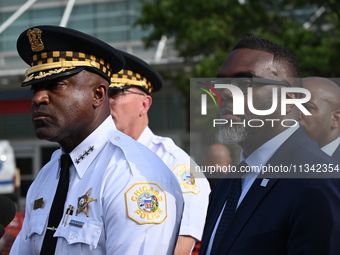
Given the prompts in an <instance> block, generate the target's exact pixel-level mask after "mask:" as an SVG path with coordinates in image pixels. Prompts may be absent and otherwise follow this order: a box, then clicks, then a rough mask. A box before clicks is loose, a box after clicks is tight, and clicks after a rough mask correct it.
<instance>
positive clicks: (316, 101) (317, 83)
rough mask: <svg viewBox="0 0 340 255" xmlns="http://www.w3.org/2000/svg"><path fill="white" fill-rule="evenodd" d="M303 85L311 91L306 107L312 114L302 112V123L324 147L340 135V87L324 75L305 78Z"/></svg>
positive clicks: (311, 135) (309, 134)
mask: <svg viewBox="0 0 340 255" xmlns="http://www.w3.org/2000/svg"><path fill="white" fill-rule="evenodd" d="M303 87H304V88H306V89H308V90H309V91H310V92H311V100H310V101H309V102H307V103H306V104H305V107H306V108H307V109H308V110H309V112H310V113H311V114H312V115H309V116H307V115H303V114H302V115H301V119H300V123H301V124H302V125H303V126H304V127H305V129H306V131H307V133H308V136H309V137H310V138H311V139H312V140H315V141H317V142H318V143H319V146H320V147H323V146H325V145H327V144H328V143H330V142H332V141H333V140H334V139H336V138H337V137H339V135H340V100H339V99H340V87H339V86H338V85H337V84H336V83H335V82H333V81H332V80H330V79H327V78H323V77H307V78H304V79H303Z"/></svg>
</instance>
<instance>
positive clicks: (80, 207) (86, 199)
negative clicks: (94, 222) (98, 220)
mask: <svg viewBox="0 0 340 255" xmlns="http://www.w3.org/2000/svg"><path fill="white" fill-rule="evenodd" d="M91 190H92V188H90V189H89V190H88V191H87V192H86V193H85V195H82V196H81V197H79V198H78V204H77V211H76V216H78V214H79V213H80V212H84V213H85V214H86V216H87V217H89V213H88V206H89V203H91V202H92V201H96V200H97V198H91V197H90V192H91Z"/></svg>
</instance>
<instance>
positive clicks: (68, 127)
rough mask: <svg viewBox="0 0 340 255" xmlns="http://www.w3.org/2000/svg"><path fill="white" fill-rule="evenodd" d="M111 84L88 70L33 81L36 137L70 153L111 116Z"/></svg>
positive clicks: (33, 117)
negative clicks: (56, 77)
mask: <svg viewBox="0 0 340 255" xmlns="http://www.w3.org/2000/svg"><path fill="white" fill-rule="evenodd" d="M108 85H109V84H108V81H106V80H105V79H104V78H102V77H101V76H99V75H97V74H94V73H92V72H89V71H86V70H83V71H81V72H79V73H77V74H74V75H71V76H64V77H61V78H58V79H53V80H49V81H44V82H40V83H36V84H33V85H32V87H31V89H32V92H33V97H32V121H33V126H34V129H35V134H36V136H37V137H38V138H39V139H45V140H48V141H51V142H57V143H59V144H60V146H61V147H62V149H63V150H64V151H65V152H66V153H69V152H71V151H72V150H73V149H74V148H75V147H77V146H78V145H79V144H80V143H81V142H82V141H83V140H84V139H85V138H86V137H87V136H88V135H89V134H91V133H92V132H93V131H94V130H95V129H96V128H97V127H98V126H99V125H100V124H101V123H102V122H103V121H104V120H105V119H106V118H107V117H108V116H109V115H110V108H109V100H108V96H107V91H108Z"/></svg>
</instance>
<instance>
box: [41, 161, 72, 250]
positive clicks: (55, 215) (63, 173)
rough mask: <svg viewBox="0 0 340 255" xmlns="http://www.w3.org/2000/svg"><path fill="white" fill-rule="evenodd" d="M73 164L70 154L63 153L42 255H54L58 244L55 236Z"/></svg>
mask: <svg viewBox="0 0 340 255" xmlns="http://www.w3.org/2000/svg"><path fill="white" fill-rule="evenodd" d="M71 165H72V159H71V157H70V155H68V154H63V155H61V157H60V177H59V182H58V186H57V190H56V193H55V195H54V199H53V203H52V206H51V210H50V215H49V218H48V225H47V226H48V229H47V230H46V234H45V237H44V241H43V244H42V248H41V252H40V255H53V254H54V251H55V248H56V245H57V239H58V238H57V237H53V234H54V232H55V229H56V228H57V227H58V225H59V223H60V220H61V218H62V216H63V211H64V205H65V200H66V196H67V191H68V185H69V180H70V171H69V167H70V166H71Z"/></svg>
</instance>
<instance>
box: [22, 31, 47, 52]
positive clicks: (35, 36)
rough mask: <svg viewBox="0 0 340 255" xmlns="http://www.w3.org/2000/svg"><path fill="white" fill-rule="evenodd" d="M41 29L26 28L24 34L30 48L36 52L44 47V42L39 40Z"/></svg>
mask: <svg viewBox="0 0 340 255" xmlns="http://www.w3.org/2000/svg"><path fill="white" fill-rule="evenodd" d="M41 33H42V31H41V30H40V29H39V28H33V29H32V30H31V29H29V30H27V33H26V35H27V36H28V40H29V42H30V44H31V49H32V51H34V52H38V51H41V50H43V49H44V43H43V41H42V40H41Z"/></svg>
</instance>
